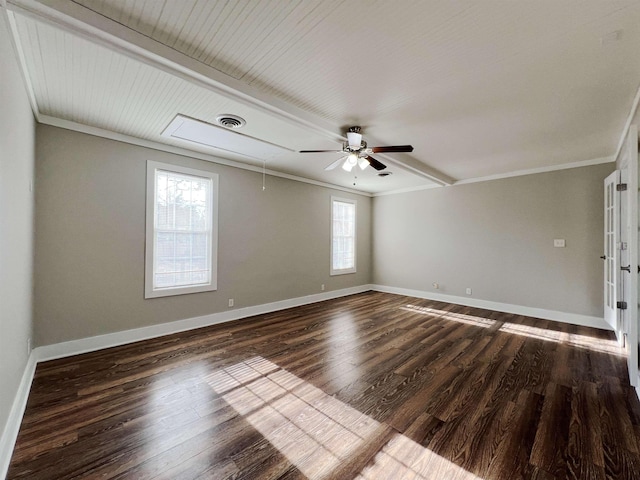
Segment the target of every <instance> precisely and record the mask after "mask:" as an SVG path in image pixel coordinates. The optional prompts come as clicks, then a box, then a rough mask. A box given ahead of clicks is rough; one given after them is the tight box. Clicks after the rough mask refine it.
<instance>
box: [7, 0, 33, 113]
mask: <svg viewBox="0 0 640 480" xmlns="http://www.w3.org/2000/svg"><path fill="white" fill-rule="evenodd" d="M2 6H3V7H4V9H3V10H4V11H5V13H6V20H7V25H8V26H9V31H10V32H11V35H10V37H11V43H12V44H13V50H14V52H15V54H16V59H17V60H18V65H19V68H20V74H21V75H22V81H23V82H24V88H25V91H26V92H27V97H28V98H29V103H30V104H31V111H32V112H33V116H34V117H35V118H36V120H37V121H38V122H39V121H40V110H39V109H38V102H37V101H36V94H35V90H34V89H33V83H32V82H31V77H30V76H29V70H28V69H27V61H26V59H25V56H24V50H23V48H22V43H21V42H20V35H18V26H17V25H16V18H15V16H14V14H13V12H12V11H10V10H8V9H6V6H7V5H6V0H3V5H2Z"/></svg>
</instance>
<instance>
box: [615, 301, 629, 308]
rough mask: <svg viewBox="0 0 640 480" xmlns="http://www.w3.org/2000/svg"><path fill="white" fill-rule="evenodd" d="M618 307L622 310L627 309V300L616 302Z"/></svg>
mask: <svg viewBox="0 0 640 480" xmlns="http://www.w3.org/2000/svg"><path fill="white" fill-rule="evenodd" d="M616 307H617V308H619V309H620V310H626V309H627V302H616Z"/></svg>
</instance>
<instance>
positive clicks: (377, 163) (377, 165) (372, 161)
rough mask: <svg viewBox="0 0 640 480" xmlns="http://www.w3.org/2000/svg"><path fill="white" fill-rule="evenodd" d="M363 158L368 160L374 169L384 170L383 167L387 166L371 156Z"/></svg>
mask: <svg viewBox="0 0 640 480" xmlns="http://www.w3.org/2000/svg"><path fill="white" fill-rule="evenodd" d="M365 158H366V159H367V160H368V161H369V165H371V166H372V167H373V168H375V169H376V170H384V169H385V168H387V166H386V165H385V164H384V163H382V162H380V161H378V160H376V159H375V158H373V157H371V156H366V157H365Z"/></svg>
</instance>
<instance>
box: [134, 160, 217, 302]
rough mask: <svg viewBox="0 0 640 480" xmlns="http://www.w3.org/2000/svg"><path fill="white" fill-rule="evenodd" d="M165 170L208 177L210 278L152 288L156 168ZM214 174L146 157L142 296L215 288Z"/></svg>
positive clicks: (215, 218) (157, 296) (215, 193)
mask: <svg viewBox="0 0 640 480" xmlns="http://www.w3.org/2000/svg"><path fill="white" fill-rule="evenodd" d="M157 171H165V172H170V173H176V174H178V175H189V176H194V177H201V178H206V179H208V180H210V181H211V194H210V201H211V218H210V221H211V242H210V244H209V249H210V250H209V258H210V259H211V264H210V268H211V278H210V281H209V282H208V283H206V284H201V285H195V286H175V287H165V288H157V289H154V288H153V275H154V271H153V266H154V256H155V249H156V235H155V218H156V201H155V200H156V172H157ZM218 183H219V182H218V174H217V173H213V172H208V171H206V170H199V169H195V168H189V167H183V166H181V165H174V164H169V163H162V162H156V161H153V160H147V182H146V206H145V215H146V228H145V274H144V298H145V299H147V298H159V297H169V296H174V295H186V294H191V293H200V292H210V291H214V290H217V289H218Z"/></svg>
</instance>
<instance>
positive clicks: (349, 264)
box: [331, 200, 356, 270]
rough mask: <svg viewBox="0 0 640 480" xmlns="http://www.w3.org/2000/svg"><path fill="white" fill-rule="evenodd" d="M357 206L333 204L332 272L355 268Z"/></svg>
mask: <svg viewBox="0 0 640 480" xmlns="http://www.w3.org/2000/svg"><path fill="white" fill-rule="evenodd" d="M355 227H356V205H355V203H352V202H344V201H339V200H334V201H333V204H332V247H333V248H332V252H333V255H332V259H331V263H332V270H352V269H354V268H355V231H356V228H355Z"/></svg>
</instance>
